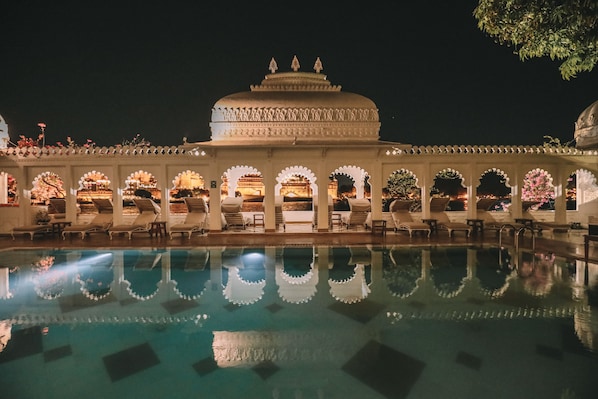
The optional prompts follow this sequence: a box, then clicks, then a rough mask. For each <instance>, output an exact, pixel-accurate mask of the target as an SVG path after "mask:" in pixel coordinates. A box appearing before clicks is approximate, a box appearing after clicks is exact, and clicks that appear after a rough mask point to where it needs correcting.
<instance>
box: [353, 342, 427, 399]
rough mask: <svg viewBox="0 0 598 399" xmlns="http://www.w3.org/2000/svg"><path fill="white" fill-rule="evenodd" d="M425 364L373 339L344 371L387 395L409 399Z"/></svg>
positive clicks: (388, 396)
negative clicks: (408, 396)
mask: <svg viewBox="0 0 598 399" xmlns="http://www.w3.org/2000/svg"><path fill="white" fill-rule="evenodd" d="M424 367H425V363H423V362H422V361H420V360H417V359H414V358H412V357H411V356H408V355H405V354H404V353H401V352H399V351H396V350H394V349H393V348H391V347H389V346H386V345H383V344H381V343H379V342H377V341H370V342H368V343H367V344H366V345H365V346H364V347H363V348H361V349H360V350H359V351H358V352H357V353H356V354H355V356H353V357H352V358H351V359H350V360H349V361H348V362H347V363H346V364H345V365H344V366H343V367H342V370H343V371H345V372H346V373H348V374H350V375H352V376H353V377H355V378H356V379H358V380H359V381H361V383H363V384H365V385H367V386H369V387H370V388H371V389H373V390H374V391H377V392H379V393H380V394H381V395H384V396H385V397H387V398H406V397H407V395H408V394H409V391H410V390H411V388H412V387H413V385H414V384H415V383H416V382H417V380H418V379H419V377H420V375H421V373H422V371H423V369H424Z"/></svg>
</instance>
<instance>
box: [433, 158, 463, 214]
mask: <svg viewBox="0 0 598 399" xmlns="http://www.w3.org/2000/svg"><path fill="white" fill-rule="evenodd" d="M464 181H465V179H464V178H463V175H461V173H460V172H459V171H457V170H455V169H452V168H446V169H443V170H441V171H439V172H438V173H436V176H435V177H434V185H433V186H432V188H431V189H430V196H441V197H450V199H451V200H450V202H449V203H448V206H447V210H448V211H464V210H467V200H468V198H467V188H466V187H465V185H464V184H463V182H464Z"/></svg>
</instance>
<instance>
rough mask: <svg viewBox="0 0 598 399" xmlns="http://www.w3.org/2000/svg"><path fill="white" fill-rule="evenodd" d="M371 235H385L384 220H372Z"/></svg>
mask: <svg viewBox="0 0 598 399" xmlns="http://www.w3.org/2000/svg"><path fill="white" fill-rule="evenodd" d="M372 234H374V235H381V236H385V235H386V220H372Z"/></svg>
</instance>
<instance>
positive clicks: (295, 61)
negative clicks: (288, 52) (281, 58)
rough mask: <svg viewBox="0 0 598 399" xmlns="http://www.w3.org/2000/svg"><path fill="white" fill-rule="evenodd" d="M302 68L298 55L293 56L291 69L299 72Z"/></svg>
mask: <svg viewBox="0 0 598 399" xmlns="http://www.w3.org/2000/svg"><path fill="white" fill-rule="evenodd" d="M299 68H300V65H299V60H298V59H297V56H294V57H293V62H291V69H292V70H293V72H297V71H298V70H299Z"/></svg>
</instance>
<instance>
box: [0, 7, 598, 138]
mask: <svg viewBox="0 0 598 399" xmlns="http://www.w3.org/2000/svg"><path fill="white" fill-rule="evenodd" d="M352 3H353V2H341V1H338V2H317V1H316V2H305V1H303V2H287V1H280V2H265V1H261V0H255V1H247V0H245V1H226V2H225V1H217V2H207V1H194V2H190V1H188V2H182V1H181V2H177V1H171V2H154V1H136V2H126V4H125V2H114V3H111V2H83V1H78V2H65V1H56V2H49V1H44V2H41V1H12V2H10V3H9V4H4V5H3V7H2V10H1V18H2V22H1V24H0V32H1V33H2V42H1V43H2V44H1V45H0V49H1V52H0V56H1V57H2V62H1V63H0V72H1V73H0V79H1V84H0V87H1V89H2V92H1V95H0V115H2V116H3V117H4V118H5V119H6V121H7V123H8V125H9V132H10V135H11V138H12V140H13V141H16V139H17V138H18V136H19V135H21V134H22V135H25V136H29V137H36V136H37V134H38V133H39V128H38V127H37V124H38V122H44V123H45V124H46V125H47V128H46V143H50V144H52V143H55V142H57V141H60V142H63V143H64V142H65V141H66V137H67V136H71V137H72V138H74V140H75V141H76V142H77V143H79V144H82V143H84V142H85V141H86V140H87V139H91V140H93V141H94V142H96V143H97V144H98V145H115V144H119V143H121V142H122V141H123V140H131V139H132V138H133V137H134V136H135V135H137V134H140V137H143V138H145V139H147V140H148V141H150V142H151V143H152V144H155V145H177V144H181V143H182V139H183V137H185V136H186V137H187V138H188V140H189V141H205V140H209V138H210V131H209V122H210V114H211V108H212V106H213V105H214V103H215V102H216V101H217V100H218V99H219V98H221V97H224V96H226V95H228V94H232V93H236V92H239V91H248V90H249V86H250V85H252V84H259V83H260V82H261V81H262V79H263V78H264V76H265V75H266V74H268V73H269V71H268V64H269V61H270V59H271V58H272V57H274V58H275V59H276V61H277V63H278V66H279V70H278V71H279V72H286V71H290V70H291V68H290V64H291V60H292V58H293V55H297V57H298V58H299V61H300V63H301V71H309V72H311V71H313V69H312V68H313V64H314V61H315V59H316V57H320V59H321V60H322V63H323V66H324V70H323V71H322V73H324V74H326V75H327V76H328V79H329V80H330V81H331V82H332V84H334V85H341V86H342V88H343V91H347V92H353V93H358V94H362V95H364V96H366V97H368V98H370V99H372V100H373V101H374V102H375V103H376V105H377V107H378V109H379V112H380V119H381V122H382V127H381V131H380V135H381V139H382V140H390V141H397V142H402V143H410V144H415V145H432V144H534V145H540V144H542V143H543V141H544V138H543V136H545V135H550V136H553V137H558V138H560V139H561V140H562V141H563V142H566V141H569V140H572V139H573V131H574V122H575V120H576V119H577V117H578V115H579V114H580V113H581V112H582V111H583V110H584V109H585V108H586V107H588V106H589V105H590V104H591V103H593V102H594V101H596V100H598V90H597V88H598V69H596V70H594V71H593V72H590V73H585V74H580V75H579V76H578V77H577V78H575V79H573V80H571V81H565V80H563V79H562V78H561V76H560V73H559V71H558V65H559V63H558V62H554V61H550V60H549V59H543V60H537V59H536V60H528V61H525V62H521V61H520V60H519V58H518V57H517V56H516V55H514V54H513V49H511V48H508V47H506V46H500V45H498V44H496V43H495V42H494V40H493V39H492V38H490V37H488V36H486V35H485V34H484V33H483V32H481V31H480V30H479V29H478V28H477V26H476V20H475V19H474V18H473V16H472V11H473V9H474V7H475V5H476V4H477V2H476V1H471V0H460V1H454V2H453V1H450V2H449V1H438V0H437V1H420V0H418V1H413V2H392V3H391V2H390V1H384V2H357V3H358V4H352ZM380 3H382V4H380ZM403 3H405V4H403ZM407 3H408V4H407ZM88 4H90V5H88Z"/></svg>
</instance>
